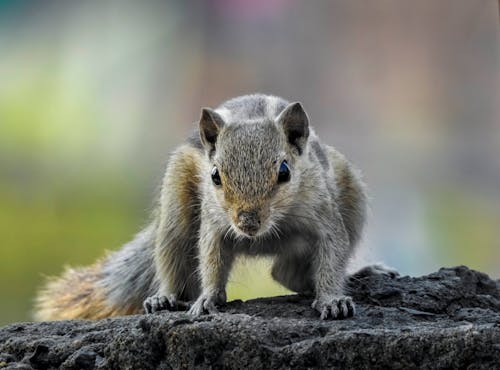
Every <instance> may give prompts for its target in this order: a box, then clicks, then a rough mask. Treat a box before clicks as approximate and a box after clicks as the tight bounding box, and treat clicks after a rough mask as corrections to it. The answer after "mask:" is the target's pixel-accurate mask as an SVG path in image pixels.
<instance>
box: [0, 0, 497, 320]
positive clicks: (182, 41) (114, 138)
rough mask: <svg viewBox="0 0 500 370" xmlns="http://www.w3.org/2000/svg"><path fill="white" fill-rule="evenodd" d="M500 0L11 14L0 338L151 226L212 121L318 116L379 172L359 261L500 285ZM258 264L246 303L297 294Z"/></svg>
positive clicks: (242, 0)
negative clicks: (189, 149)
mask: <svg viewBox="0 0 500 370" xmlns="http://www.w3.org/2000/svg"><path fill="white" fill-rule="evenodd" d="M498 18H499V12H498V2H497V1H496V0H476V1H471V0H441V1H435V0H421V1H410V0H408V1H400V0H393V1H389V0H387V1H349V0H345V1H330V0H324V1H320V0H318V1H314V2H310V1H299V0H295V1H294V0H206V1H202V0H200V1H181V0H179V1H168V2H164V1H142V2H139V1H121V0H120V1H118V0H116V1H85V2H83V1H81V2H69V1H28V0H19V1H8V0H2V1H0V324H5V323H8V322H13V321H19V320H29V319H30V310H31V307H32V299H33V297H34V294H35V291H36V290H37V289H38V288H39V287H40V285H41V284H42V282H43V277H44V276H45V275H55V274H59V273H61V271H62V270H63V267H64V265H66V264H70V265H83V264H89V263H91V262H92V261H94V260H95V259H96V258H97V257H98V256H101V255H102V254H103V252H104V250H105V249H116V248H118V247H119V246H120V245H121V244H122V243H124V242H126V241H127V240H129V239H130V238H131V237H132V235H133V234H134V233H135V232H137V231H138V230H139V229H140V228H141V227H142V226H144V225H145V224H146V223H147V222H148V219H149V214H150V211H151V209H152V205H153V201H154V199H155V194H156V193H157V187H158V185H159V183H160V179H161V177H162V174H163V170H164V166H165V163H166V160H167V158H168V154H169V152H171V151H172V150H173V148H174V147H175V146H176V145H177V144H178V143H179V142H181V141H182V140H183V139H184V138H185V136H186V135H187V134H188V133H190V132H191V130H192V129H193V127H194V124H193V122H195V121H196V120H197V118H198V116H199V111H200V107H202V106H216V105H218V104H219V103H220V102H222V101H223V100H225V99H227V98H229V97H233V96H236V95H240V94H245V93H249V92H265V93H271V94H276V95H281V96H283V97H285V98H288V99H291V100H300V101H302V102H303V103H304V105H305V107H306V109H307V110H308V112H309V115H310V117H311V120H312V122H313V124H314V126H315V127H316V130H317V132H318V133H319V135H320V136H321V137H322V138H323V140H324V141H325V142H327V143H329V144H333V145H335V146H336V147H337V148H338V149H339V150H340V151H342V152H343V153H345V154H346V155H347V156H348V157H349V158H350V159H351V160H352V161H353V162H354V163H355V164H356V165H357V166H358V167H359V168H361V169H362V170H363V172H364V176H365V180H366V182H367V184H368V185H369V188H370V194H371V198H372V200H371V218H370V222H369V225H368V229H367V233H366V237H365V240H364V243H363V249H362V252H361V253H360V257H359V258H358V260H357V261H361V262H359V263H363V261H370V260H375V261H384V262H385V263H386V264H388V265H390V266H393V267H395V268H397V269H398V270H400V271H401V272H402V273H403V274H411V275H418V274H424V273H428V272H431V271H433V270H435V269H437V268H438V267H440V266H444V265H446V266H448V265H457V264H467V265H469V266H471V267H472V268H475V269H481V270H483V271H485V272H487V273H489V274H490V275H492V276H494V277H497V278H498V277H499V275H500V238H499V232H498V231H499V230H500V93H499V85H500V70H499V69H500V63H499V56H500V46H499V45H500V43H499V41H500V37H499V22H498ZM267 266H268V264H267V263H266V262H265V261H264V262H263V261H257V262H255V261H247V262H244V263H243V264H242V265H240V266H239V267H238V273H236V274H233V276H232V278H231V284H230V289H229V293H230V298H250V297H256V296H262V295H271V294H276V293H281V292H284V290H283V289H282V288H279V287H278V286H277V285H276V284H273V283H271V282H270V279H269V272H268V269H267Z"/></svg>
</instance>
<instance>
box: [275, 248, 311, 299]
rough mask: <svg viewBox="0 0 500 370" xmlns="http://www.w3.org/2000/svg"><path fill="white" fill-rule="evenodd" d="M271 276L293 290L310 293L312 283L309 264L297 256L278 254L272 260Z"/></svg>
mask: <svg viewBox="0 0 500 370" xmlns="http://www.w3.org/2000/svg"><path fill="white" fill-rule="evenodd" d="M271 276H272V277H273V279H274V280H276V281H277V282H278V283H280V284H281V285H283V286H284V287H285V288H287V289H290V290H291V291H293V292H296V293H300V294H306V295H312V294H313V292H314V285H313V280H312V273H311V264H310V263H305V260H304V258H303V257H302V258H300V257H298V256H278V257H276V259H275V260H274V263H273V267H272V270H271Z"/></svg>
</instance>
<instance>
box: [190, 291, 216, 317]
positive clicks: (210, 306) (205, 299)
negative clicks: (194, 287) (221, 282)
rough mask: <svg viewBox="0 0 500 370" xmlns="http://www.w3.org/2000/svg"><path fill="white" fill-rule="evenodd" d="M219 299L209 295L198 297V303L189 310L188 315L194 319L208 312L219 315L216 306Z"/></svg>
mask: <svg viewBox="0 0 500 370" xmlns="http://www.w3.org/2000/svg"><path fill="white" fill-rule="evenodd" d="M218 299H219V298H218V297H217V296H216V297H213V296H208V295H201V296H200V297H198V299H197V300H196V302H194V303H193V305H192V306H191V308H190V309H189V312H188V314H189V315H191V316H194V317H198V316H201V315H203V314H204V313H206V312H208V313H209V314H216V313H219V310H217V307H216V306H215V303H216V302H217V301H218Z"/></svg>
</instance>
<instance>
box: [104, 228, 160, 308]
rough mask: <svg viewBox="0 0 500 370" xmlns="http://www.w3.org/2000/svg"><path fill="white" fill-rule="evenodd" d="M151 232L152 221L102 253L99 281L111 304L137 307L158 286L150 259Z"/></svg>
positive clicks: (152, 240) (151, 259) (152, 261)
mask: <svg viewBox="0 0 500 370" xmlns="http://www.w3.org/2000/svg"><path fill="white" fill-rule="evenodd" d="M154 232H155V230H154V225H151V226H149V227H148V228H146V229H144V230H143V231H142V232H140V233H139V234H137V235H136V237H135V238H134V239H133V240H132V241H130V242H129V243H127V244H125V245H124V246H123V247H122V248H121V249H120V250H118V251H116V252H113V253H111V254H110V255H108V256H107V257H106V259H105V261H104V263H103V267H102V280H101V282H100V283H101V285H102V288H103V289H104V292H105V295H106V297H107V298H108V300H109V301H110V303H112V304H113V305H130V306H133V307H137V306H139V307H140V306H142V302H143V301H144V300H145V299H146V298H147V297H149V296H151V295H153V294H154V293H156V291H157V290H158V281H157V280H156V277H155V268H154V259H153V252H154V236H155V233H154Z"/></svg>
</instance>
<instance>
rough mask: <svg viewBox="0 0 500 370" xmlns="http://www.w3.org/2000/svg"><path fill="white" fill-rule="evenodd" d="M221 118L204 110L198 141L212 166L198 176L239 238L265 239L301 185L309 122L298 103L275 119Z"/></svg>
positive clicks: (227, 116) (290, 106)
mask: <svg viewBox="0 0 500 370" xmlns="http://www.w3.org/2000/svg"><path fill="white" fill-rule="evenodd" d="M224 116H225V119H224V118H223V117H222V115H221V114H219V113H217V111H215V110H212V109H210V108H204V109H203V110H202V114H201V119H200V124H199V126H200V136H201V142H202V144H203V147H204V148H205V151H206V154H207V157H208V160H209V163H210V167H209V171H207V173H206V174H202V176H207V178H206V179H207V181H208V182H209V184H208V185H209V189H210V190H209V191H210V192H212V194H214V199H216V203H217V205H218V206H219V207H217V208H218V209H222V210H223V212H224V214H225V215H226V216H227V217H226V219H228V220H229V222H230V225H231V229H232V230H233V231H234V232H235V234H236V235H237V236H243V237H249V238H251V237H257V236H260V235H265V234H266V233H268V232H270V231H272V230H273V229H274V230H276V222H277V221H278V219H279V218H280V215H281V214H282V213H283V212H280V210H283V209H284V205H285V204H287V203H290V200H291V199H293V197H294V195H295V194H296V191H297V190H296V189H297V188H298V186H299V184H300V168H301V166H300V164H301V161H303V160H306V159H304V158H306V157H307V155H306V154H307V142H308V141H307V139H308V137H309V119H308V117H307V114H306V112H305V111H304V109H303V107H302V105H301V104H300V103H298V102H297V103H291V104H289V105H288V106H287V107H286V108H285V109H284V110H283V111H282V112H281V113H280V114H279V115H278V116H277V117H274V118H269V117H261V118H258V119H246V120H243V121H242V120H241V119H236V120H232V119H231V117H230V115H229V114H225V115H224Z"/></svg>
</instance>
